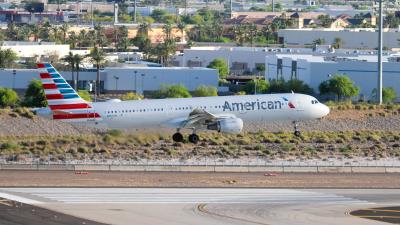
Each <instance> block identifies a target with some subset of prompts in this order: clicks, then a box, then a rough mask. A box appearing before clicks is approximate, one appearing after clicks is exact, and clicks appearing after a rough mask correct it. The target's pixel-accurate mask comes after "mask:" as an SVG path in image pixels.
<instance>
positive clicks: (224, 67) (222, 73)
mask: <svg viewBox="0 0 400 225" xmlns="http://www.w3.org/2000/svg"><path fill="white" fill-rule="evenodd" d="M207 68H212V69H216V70H218V74H219V79H225V78H226V77H227V76H228V64H226V62H225V60H224V59H222V58H216V59H214V60H213V61H211V62H210V64H208V66H207Z"/></svg>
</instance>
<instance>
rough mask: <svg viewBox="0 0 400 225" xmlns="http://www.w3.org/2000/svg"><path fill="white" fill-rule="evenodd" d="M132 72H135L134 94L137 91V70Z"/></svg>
mask: <svg viewBox="0 0 400 225" xmlns="http://www.w3.org/2000/svg"><path fill="white" fill-rule="evenodd" d="M134 73H135V86H134V87H135V92H136V94H137V93H138V91H137V70H135V71H134Z"/></svg>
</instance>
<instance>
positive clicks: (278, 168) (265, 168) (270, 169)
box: [249, 166, 283, 173]
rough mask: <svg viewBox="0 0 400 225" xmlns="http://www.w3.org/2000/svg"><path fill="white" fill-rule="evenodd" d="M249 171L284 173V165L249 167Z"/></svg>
mask: <svg viewBox="0 0 400 225" xmlns="http://www.w3.org/2000/svg"><path fill="white" fill-rule="evenodd" d="M249 172H263V173H265V172H273V173H282V172H283V167H281V166H253V167H249Z"/></svg>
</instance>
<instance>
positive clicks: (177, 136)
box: [172, 130, 200, 144]
mask: <svg viewBox="0 0 400 225" xmlns="http://www.w3.org/2000/svg"><path fill="white" fill-rule="evenodd" d="M188 139H189V142H191V143H193V144H197V142H199V140H200V137H199V135H197V134H195V133H192V134H191V135H189V138H188ZM172 140H174V141H175V142H183V135H182V134H181V133H180V132H179V130H177V132H176V133H175V134H174V135H172Z"/></svg>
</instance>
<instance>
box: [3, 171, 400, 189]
mask: <svg viewBox="0 0 400 225" xmlns="http://www.w3.org/2000/svg"><path fill="white" fill-rule="evenodd" d="M399 178H400V174H309V173H283V174H278V175H277V176H272V177H271V176H264V173H205V172H204V173H203V172H196V173H189V172H89V173H88V174H75V172H74V171H0V186H1V187H28V186H29V187H259V188H278V187H287V188H400V179H399Z"/></svg>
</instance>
